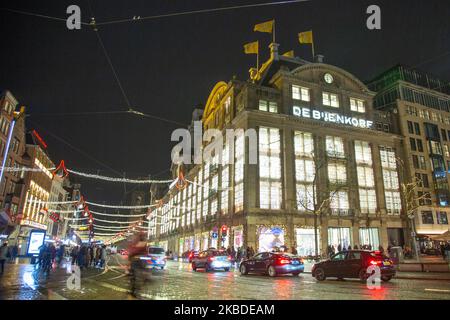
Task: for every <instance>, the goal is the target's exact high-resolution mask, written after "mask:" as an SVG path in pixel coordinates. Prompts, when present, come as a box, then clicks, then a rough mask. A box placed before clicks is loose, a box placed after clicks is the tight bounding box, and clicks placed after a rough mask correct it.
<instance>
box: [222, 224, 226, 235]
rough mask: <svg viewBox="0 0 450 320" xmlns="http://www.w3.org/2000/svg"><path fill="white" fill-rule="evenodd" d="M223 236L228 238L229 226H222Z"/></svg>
mask: <svg viewBox="0 0 450 320" xmlns="http://www.w3.org/2000/svg"><path fill="white" fill-rule="evenodd" d="M221 234H222V237H226V236H227V226H225V225H224V226H222V229H221Z"/></svg>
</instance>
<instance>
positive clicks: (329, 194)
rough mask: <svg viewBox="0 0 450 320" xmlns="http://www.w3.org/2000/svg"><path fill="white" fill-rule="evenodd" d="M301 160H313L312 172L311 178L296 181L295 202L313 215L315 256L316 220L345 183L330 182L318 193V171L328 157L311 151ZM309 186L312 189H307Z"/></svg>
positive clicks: (316, 239) (315, 252)
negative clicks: (300, 187) (300, 188)
mask: <svg viewBox="0 0 450 320" xmlns="http://www.w3.org/2000/svg"><path fill="white" fill-rule="evenodd" d="M331 156H333V155H331ZM303 160H310V161H313V163H314V173H312V179H311V180H305V181H296V193H297V197H296V203H297V208H298V209H301V210H303V211H305V212H307V213H310V214H312V215H313V217H314V255H315V256H316V257H317V256H319V239H318V227H319V226H318V220H319V218H320V221H321V218H322V215H323V214H324V213H327V212H328V209H330V205H331V202H332V201H333V198H334V197H335V196H336V194H337V193H338V192H339V191H340V190H342V188H343V187H344V185H345V183H342V182H335V183H333V182H330V184H329V185H330V188H327V189H328V190H327V191H325V192H322V193H321V194H320V195H318V190H320V188H318V184H319V172H320V171H322V170H323V168H324V167H325V166H327V165H328V157H321V158H320V159H319V157H317V155H316V154H315V153H314V152H311V153H310V154H308V155H306V156H305V158H304V159H303ZM310 176H311V175H310ZM297 184H302V185H304V186H305V189H304V190H305V192H304V194H302V192H300V190H298V189H297ZM308 187H309V188H308ZM311 188H312V190H309V189H311Z"/></svg>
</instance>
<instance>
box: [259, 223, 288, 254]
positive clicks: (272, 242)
mask: <svg viewBox="0 0 450 320" xmlns="http://www.w3.org/2000/svg"><path fill="white" fill-rule="evenodd" d="M284 235H285V232H284V229H283V228H281V227H277V226H274V227H259V228H258V252H267V251H272V250H273V249H276V248H280V247H281V246H283V245H284Z"/></svg>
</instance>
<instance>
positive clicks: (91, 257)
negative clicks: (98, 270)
mask: <svg viewBox="0 0 450 320" xmlns="http://www.w3.org/2000/svg"><path fill="white" fill-rule="evenodd" d="M94 257H95V254H94V246H93V245H92V246H90V247H89V266H90V267H94V265H93V264H94Z"/></svg>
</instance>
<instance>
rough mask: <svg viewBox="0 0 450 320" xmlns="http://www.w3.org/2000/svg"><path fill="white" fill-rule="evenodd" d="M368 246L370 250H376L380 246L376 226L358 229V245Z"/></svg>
mask: <svg viewBox="0 0 450 320" xmlns="http://www.w3.org/2000/svg"><path fill="white" fill-rule="evenodd" d="M363 246H370V247H371V248H372V250H378V247H379V246H380V236H379V232H378V228H360V229H359V247H360V248H362V247H363Z"/></svg>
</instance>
